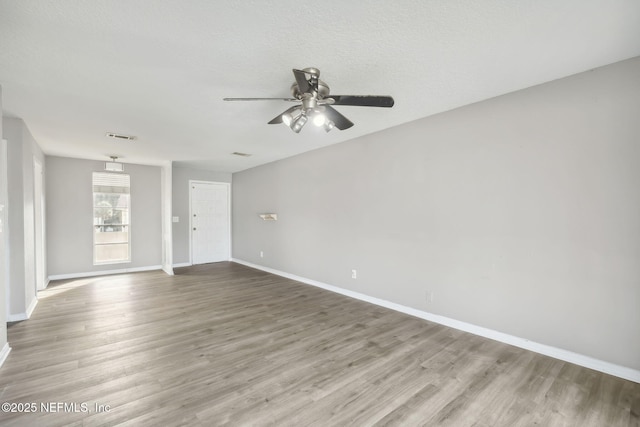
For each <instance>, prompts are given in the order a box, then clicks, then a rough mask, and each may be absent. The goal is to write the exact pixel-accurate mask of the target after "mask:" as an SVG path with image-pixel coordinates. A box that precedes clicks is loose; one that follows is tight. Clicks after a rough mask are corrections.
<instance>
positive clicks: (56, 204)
mask: <svg viewBox="0 0 640 427" xmlns="http://www.w3.org/2000/svg"><path fill="white" fill-rule="evenodd" d="M46 162H47V168H46V174H45V186H46V192H47V205H46V219H47V262H48V272H49V276H50V277H52V278H56V277H58V276H69V275H70V276H74V275H84V274H87V273H92V272H104V271H110V270H125V269H146V268H160V267H161V265H162V201H161V168H160V167H157V166H143V165H132V164H125V165H124V168H125V173H128V174H129V175H130V176H131V262H128V263H119V264H110V265H93V228H92V224H93V189H92V173H93V172H101V171H102V172H104V162H101V161H94V160H81V159H71V158H66V157H55V156H47V158H46Z"/></svg>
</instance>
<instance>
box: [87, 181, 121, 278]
mask: <svg viewBox="0 0 640 427" xmlns="http://www.w3.org/2000/svg"><path fill="white" fill-rule="evenodd" d="M96 175H117V176H127V177H128V184H129V187H128V188H129V192H128V193H125V194H126V195H127V196H128V199H129V200H128V207H127V209H126V210H127V219H128V222H127V223H126V224H125V223H124V222H122V223H120V224H113V225H118V226H120V227H125V226H126V227H127V241H126V242H118V243H98V242H96V234H97V233H96V228H97V227H100V226H101V225H100V224H95V218H96V194H118V193H115V192H111V193H106V192H102V191H95V186H96V184H95V177H96ZM91 205H92V207H91V210H92V220H91V222H92V227H93V229H92V230H91V232H92V239H93V246H92V248H93V250H92V252H93V265H112V264H128V263H131V175H130V174H126V173H114V172H93V173H92V175H91ZM103 225H104V224H103ZM125 243H126V245H127V259H118V260H107V261H97V260H96V255H97V254H96V248H97V247H98V246H106V245H114V244H125Z"/></svg>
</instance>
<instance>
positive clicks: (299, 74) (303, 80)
mask: <svg viewBox="0 0 640 427" xmlns="http://www.w3.org/2000/svg"><path fill="white" fill-rule="evenodd" d="M293 75H294V76H295V78H296V83H298V89H300V92H301V93H307V92H309V90H310V89H311V86H310V85H309V81H308V80H307V75H306V73H305V72H304V71H302V70H296V69H295V68H294V69H293Z"/></svg>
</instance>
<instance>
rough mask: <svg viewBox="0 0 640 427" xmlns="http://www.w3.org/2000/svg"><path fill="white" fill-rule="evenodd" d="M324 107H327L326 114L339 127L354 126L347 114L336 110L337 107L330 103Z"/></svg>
mask: <svg viewBox="0 0 640 427" xmlns="http://www.w3.org/2000/svg"><path fill="white" fill-rule="evenodd" d="M324 108H325V110H324V114H325V116H327V118H328V119H329V120H331V121H332V122H333V123H334V124H335V125H336V127H337V128H338V129H340V130H345V129H349V128H350V127H351V126H353V123H352V122H351V120H349V119H347V118H346V117H345V116H343V115H342V114H340V113H339V112H338V110H336V109H335V108H333V107H331V106H329V105H325V106H324Z"/></svg>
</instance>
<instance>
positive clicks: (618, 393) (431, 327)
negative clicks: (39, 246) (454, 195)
mask: <svg viewBox="0 0 640 427" xmlns="http://www.w3.org/2000/svg"><path fill="white" fill-rule="evenodd" d="M176 273H177V274H176V276H167V275H165V274H164V273H163V272H159V271H157V272H145V273H133V274H123V275H114V276H103V277H96V278H84V279H77V280H68V281H59V282H52V283H51V284H50V285H49V287H48V288H47V289H46V290H45V291H43V292H41V293H40V301H39V303H38V306H37V308H36V310H35V312H34V313H33V316H32V317H31V319H30V320H28V321H24V322H19V323H15V324H12V325H11V326H10V327H9V330H8V334H9V343H10V345H11V346H12V348H13V350H12V352H11V353H10V355H9V357H8V359H7V360H6V362H5V364H4V366H3V367H2V368H0V402H9V403H10V404H12V405H14V409H17V406H18V405H19V404H22V405H24V404H32V403H34V404H36V409H37V410H36V412H35V413H22V414H16V413H2V412H0V424H1V425H3V426H13V425H15V426H26V425H29V426H38V425H42V426H58V425H59V426H63V425H64V426H68V425H131V426H147V425H148V426H172V425H188V426H199V425H202V426H210V425H232V426H239V425H256V426H260V425H273V426H306V425H313V426H347V425H353V426H370V425H379V426H386V425H389V426H391V425H397V426H413V425H427V426H440V425H443V426H445V425H447V426H510V427H511V426H533V425H540V426H580V427H585V426H638V425H640V384H637V383H633V382H630V381H625V380H622V379H619V378H615V377H612V376H609V375H606V374H602V373H599V372H595V371H592V370H589V369H586V368H581V367H578V366H576V365H572V364H570V363H566V362H562V361H559V360H555V359H552V358H549V357H546V356H542V355H539V354H535V353H532V352H529V351H526V350H522V349H519V348H515V347H512V346H509V345H506V344H502V343H498V342H495V341H492V340H489V339H485V338H480V337H477V336H474V335H471V334H468V333H464V332H460V331H457V330H455V329H450V328H447V327H444V326H440V325H437V324H434V323H430V322H427V321H424V320H421V319H417V318H414V317H411V316H408V315H404V314H401V313H397V312H394V311H391V310H388V309H385V308H382V307H378V306H375V305H370V304H367V303H364V302H361V301H358V300H354V299H351V298H348V297H345V296H342V295H338V294H334V293H331V292H328V291H324V290H322V289H318V288H314V287H312V286H309V285H304V284H300V283H297V282H295V281H292V280H289V279H285V278H282V277H278V276H274V275H271V274H268V273H265V272H261V271H258V270H254V269H250V268H248V267H245V266H242V265H238V264H233V263H217V264H209V265H204V266H197V267H190V268H185V269H179V270H176ZM65 404H66V405H67V407H66V408H65V406H64V405H65ZM42 405H44V407H43V406H42ZM61 405H62V406H61ZM96 405H98V406H96ZM100 405H101V406H100ZM22 409H23V410H24V409H25V408H22ZM32 409H33V407H32ZM45 409H46V411H45ZM52 409H53V410H57V411H59V412H52Z"/></svg>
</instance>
